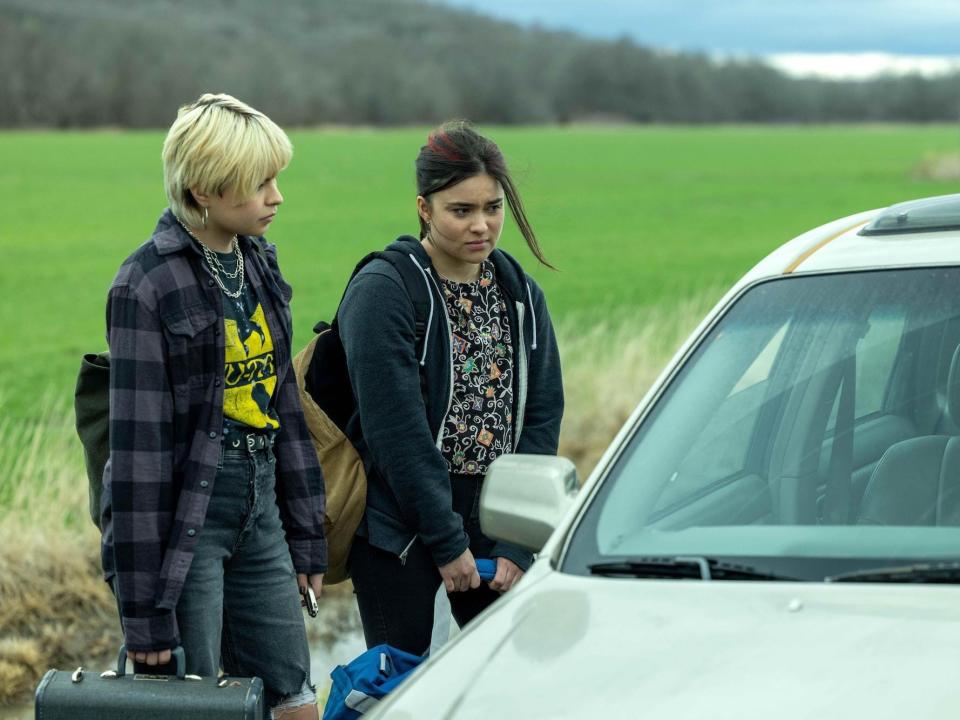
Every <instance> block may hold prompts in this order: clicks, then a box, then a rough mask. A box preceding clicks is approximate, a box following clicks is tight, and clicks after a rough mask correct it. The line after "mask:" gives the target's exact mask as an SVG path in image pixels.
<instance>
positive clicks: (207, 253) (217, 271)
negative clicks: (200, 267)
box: [177, 218, 243, 300]
mask: <svg viewBox="0 0 960 720" xmlns="http://www.w3.org/2000/svg"><path fill="white" fill-rule="evenodd" d="M177 222H178V223H180V227H182V228H183V229H184V230H185V231H186V233H187V235H189V236H190V237H192V238H193V239H194V240H196V241H197V242H198V243H200V249H201V250H203V257H204V259H205V260H206V261H207V266H208V267H209V268H210V272H211V274H212V275H213V279H214V280H216V281H217V285H219V286H220V289H221V290H222V291H223V294H224V295H226V296H227V297H230V298H233V299H234V300H236V299H237V298H239V297H240V296H241V295H242V294H243V253H242V252H240V243H239V242H237V236H236V235H234V236H233V254H234V255H235V256H236V258H237V269H236V270H234V271H233V272H232V273H228V272H227V269H226V268H225V267H224V266H223V263H221V262H220V258H218V257H217V255H216V253H215V252H214V251H213V250H211V249H210V248H208V247H207V246H206V245H204V244H203V241H202V240H200V238H198V237H197V236H196V235H194V234H193V233H192V232H190V228H188V227H187V226H186V225H184V223H183V221H182V220H181V219H180V218H177ZM221 275H223V276H224V277H226V278H228V279H230V280H233V279H235V278H237V277H239V278H240V284H239V286H238V287H237V290H236V292H233V291H231V290H229V289H228V288H227V286H226V284H225V283H224V282H223V279H222V278H221V277H220V276H221Z"/></svg>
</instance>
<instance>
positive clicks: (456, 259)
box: [338, 122, 563, 654]
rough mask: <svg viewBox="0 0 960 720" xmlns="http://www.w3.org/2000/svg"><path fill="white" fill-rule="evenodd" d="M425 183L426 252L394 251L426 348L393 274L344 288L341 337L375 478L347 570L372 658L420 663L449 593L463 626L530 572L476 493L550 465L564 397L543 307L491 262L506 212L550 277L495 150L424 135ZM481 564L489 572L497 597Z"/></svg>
mask: <svg viewBox="0 0 960 720" xmlns="http://www.w3.org/2000/svg"><path fill="white" fill-rule="evenodd" d="M416 169H417V190H418V195H417V212H418V214H419V217H420V238H419V239H417V238H413V237H410V236H406V237H401V238H400V239H399V240H397V241H396V242H395V243H393V244H392V245H391V246H390V249H392V250H399V251H401V252H402V256H401V257H402V258H403V260H401V261H406V260H409V262H411V263H413V264H414V265H415V266H416V268H417V272H418V273H420V274H421V275H422V277H423V282H424V283H425V285H426V287H427V288H428V289H429V293H430V297H431V308H432V309H431V312H430V314H429V316H428V320H427V324H426V329H425V331H424V330H421V332H420V333H419V335H418V333H417V329H416V327H415V320H416V314H415V311H414V307H413V304H412V301H411V298H410V296H409V295H408V293H407V292H406V290H405V285H404V282H403V278H402V277H401V276H400V273H399V272H398V270H397V268H396V267H395V266H394V265H393V264H392V263H391V262H388V261H387V260H385V259H376V260H374V261H372V262H370V263H369V264H368V265H366V266H365V267H364V268H363V270H361V271H360V272H359V273H358V274H357V275H356V277H355V278H354V279H353V281H352V282H351V283H350V285H349V287H348V288H347V292H346V294H345V296H344V300H343V303H342V304H341V307H340V310H339V311H338V322H339V328H340V336H341V338H342V340H343V345H344V348H345V350H346V355H347V365H348V368H349V371H350V379H351V383H352V385H353V390H354V393H355V395H356V398H357V405H358V412H357V414H356V415H355V416H354V417H353V419H352V420H351V423H350V426H349V427H348V432H349V434H350V435H351V439H352V440H353V441H354V442H355V443H356V444H357V446H358V447H359V448H360V450H361V454H362V455H363V457H364V461H365V465H366V467H367V470H368V489H367V509H366V513H365V515H364V518H363V521H362V522H361V524H360V528H359V531H358V536H357V538H356V540H355V542H354V544H353V548H352V550H351V554H350V569H351V574H352V577H353V583H354V587H355V589H356V591H357V597H358V603H359V606H360V615H361V618H362V620H363V629H364V634H365V636H366V641H367V645H368V646H373V645H376V644H379V643H389V644H390V645H393V646H395V647H398V648H401V649H403V650H407V651H408V652H413V653H418V654H419V653H423V652H424V651H426V650H427V648H428V646H429V644H430V635H431V628H432V625H433V600H434V596H435V594H436V592H437V589H438V588H439V586H440V583H441V582H442V583H443V584H444V585H445V587H446V590H447V592H448V593H449V595H450V603H451V607H452V610H453V614H454V616H455V618H456V619H457V622H458V623H459V624H460V625H461V626H462V625H463V624H464V623H466V622H468V621H469V620H471V619H472V618H473V617H474V616H476V615H477V614H478V613H479V612H480V611H482V610H483V609H484V608H486V607H487V606H488V605H490V603H492V602H493V601H494V600H496V598H497V597H499V595H500V593H503V592H506V591H507V590H509V589H510V588H511V587H513V585H514V584H515V583H516V582H517V581H518V580H519V579H520V578H521V576H522V575H523V573H524V571H526V569H527V568H528V567H529V565H530V563H531V562H532V559H533V558H532V555H530V553H528V552H526V551H524V550H521V549H520V548H517V547H515V546H511V545H508V544H506V543H503V542H497V541H494V540H491V539H489V538H487V537H484V536H483V534H482V533H481V531H480V524H479V520H478V512H479V498H480V490H481V488H482V486H483V478H484V474H485V473H486V471H487V469H488V468H489V466H490V464H491V463H492V462H493V460H494V459H495V458H497V457H499V456H500V455H503V454H506V453H515V452H519V453H538V454H548V455H552V454H555V453H556V450H557V441H558V437H559V433H560V418H561V415H562V413H563V387H562V383H561V378H560V362H559V357H558V353H557V345H556V340H555V338H554V332H553V326H552V324H551V322H550V316H549V314H548V313H547V307H546V304H545V301H544V297H543V292H542V291H541V290H540V288H539V287H538V286H537V284H536V283H535V282H534V281H533V279H532V278H530V277H529V276H528V275H527V274H526V273H525V272H524V271H523V269H522V268H521V267H520V266H519V264H518V263H517V261H516V260H514V259H513V258H512V257H510V256H509V255H507V254H506V253H505V252H503V251H502V250H497V249H496V246H497V241H498V240H499V238H500V232H501V230H502V228H503V221H504V202H506V204H507V205H509V207H510V210H511V212H512V214H513V217H514V219H515V220H516V222H517V224H518V225H519V227H520V230H521V232H522V234H523V236H524V238H525V239H526V241H527V245H528V246H529V248H530V250H531V252H532V253H533V255H534V257H536V258H537V260H539V261H540V262H541V263H543V264H544V265H548V266H549V264H548V263H547V261H546V260H545V258H544V256H543V253H542V252H541V250H540V246H539V244H538V243H537V240H536V236H535V235H534V233H533V230H532V229H531V227H530V223H529V222H528V221H527V218H526V214H525V213H524V210H523V205H522V203H521V201H520V197H519V195H518V194H517V191H516V189H515V187H514V185H513V182H512V181H511V179H510V175H509V173H508V171H507V167H506V163H505V162H504V158H503V154H502V153H501V152H500V149H499V148H498V147H497V146H496V145H495V144H494V143H493V142H492V141H490V140H488V139H487V138H485V137H483V136H481V135H479V134H478V133H477V132H476V131H474V130H473V128H471V127H470V126H469V125H468V124H467V123H462V122H461V123H448V124H446V125H444V126H442V127H441V128H439V129H438V130H436V131H434V132H433V133H431V135H430V137H429V139H428V141H427V144H426V145H425V146H423V147H422V148H421V149H420V154H419V156H418V157H417V161H416ZM418 337H422V340H420V341H419V342H417V339H418ZM361 428H362V433H361V430H360V429H361ZM478 557H492V558H496V566H497V569H496V576H495V577H494V579H493V580H492V581H491V582H489V583H482V582H481V580H480V577H479V575H478V574H477V570H476V565H475V562H474V560H475V558H478Z"/></svg>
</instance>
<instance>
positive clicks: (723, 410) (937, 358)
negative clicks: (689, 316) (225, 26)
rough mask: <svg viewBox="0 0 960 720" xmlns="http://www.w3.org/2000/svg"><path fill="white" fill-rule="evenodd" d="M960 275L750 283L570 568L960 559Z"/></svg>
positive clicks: (612, 488)
mask: <svg viewBox="0 0 960 720" xmlns="http://www.w3.org/2000/svg"><path fill="white" fill-rule="evenodd" d="M958 287H960V269H958V268H921V269H908V270H886V271H875V272H858V273H840V274H829V275H815V276H814V275H811V276H787V277H784V278H780V279H777V280H773V281H768V282H764V283H762V284H759V285H756V286H754V287H752V288H751V289H749V290H748V291H747V292H745V293H744V294H742V295H741V296H740V298H739V299H738V300H737V301H736V302H735V303H734V304H733V306H732V307H731V308H729V310H728V311H727V312H726V313H725V314H724V315H723V316H722V317H721V319H720V320H719V321H718V322H717V323H716V324H715V325H714V326H713V327H712V329H711V330H710V331H709V332H708V333H707V334H706V336H705V337H704V339H703V340H702V341H701V342H700V343H699V345H698V346H697V347H696V349H695V350H694V351H693V352H692V353H691V354H690V355H689V357H688V358H687V360H686V361H685V362H684V363H683V365H682V367H681V369H680V370H679V371H678V372H677V373H676V374H675V376H674V377H673V378H672V380H671V381H670V382H669V384H668V385H667V387H666V389H665V391H664V392H662V393H661V395H660V397H659V398H658V399H657V400H656V401H655V403H654V405H653V407H652V409H651V410H650V411H649V412H648V413H647V415H646V417H645V418H644V419H643V420H642V421H641V422H640V423H639V425H638V427H637V428H636V430H635V431H634V434H633V435H632V437H630V438H629V439H628V440H627V441H626V444H625V446H624V449H623V451H622V452H621V453H620V454H619V456H617V457H615V459H614V460H613V462H612V465H611V467H610V469H609V471H608V472H607V473H606V476H605V478H604V480H603V482H602V485H601V486H600V488H599V490H598V491H597V492H596V493H595V496H594V497H593V498H592V500H591V502H590V504H589V506H588V508H587V510H586V512H585V515H584V517H583V519H582V521H581V522H580V523H579V524H578V525H577V528H576V530H575V532H574V535H573V536H572V538H571V541H570V545H569V550H568V552H567V554H566V556H565V558H564V570H566V571H569V572H578V573H586V572H590V569H591V568H593V569H594V571H596V569H597V568H598V567H601V566H603V565H604V564H605V563H606V564H607V566H608V567H613V568H614V569H615V570H616V568H617V567H618V566H617V565H616V564H615V563H616V562H618V561H620V562H621V563H622V561H625V560H631V561H633V563H634V566H636V565H639V563H640V561H641V560H643V559H650V558H658V559H661V560H662V559H663V558H674V557H678V556H684V557H686V556H694V557H696V558H710V559H711V562H712V561H713V560H714V559H718V558H719V559H720V560H723V559H726V560H735V561H738V562H741V563H743V564H744V565H745V566H746V565H749V566H750V567H751V568H756V567H759V568H761V569H762V570H763V571H764V572H769V573H773V572H777V573H781V574H784V575H788V576H793V577H798V578H803V579H823V578H824V577H825V576H827V575H836V574H843V573H852V572H857V571H858V570H863V569H868V568H876V567H886V566H889V565H891V564H894V563H907V562H910V563H916V562H931V561H933V562H948V561H956V560H958V559H960V352H958V346H960V292H958V291H957V288H958ZM648 564H649V563H648ZM621 566H622V565H621ZM631 567H632V566H631Z"/></svg>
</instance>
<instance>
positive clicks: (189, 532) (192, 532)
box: [187, 528, 197, 537]
mask: <svg viewBox="0 0 960 720" xmlns="http://www.w3.org/2000/svg"><path fill="white" fill-rule="evenodd" d="M196 534H197V531H196V530H194V529H193V528H190V529H189V530H187V535H189V536H190V537H193V536H194V535H196Z"/></svg>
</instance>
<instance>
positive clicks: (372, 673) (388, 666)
mask: <svg viewBox="0 0 960 720" xmlns="http://www.w3.org/2000/svg"><path fill="white" fill-rule="evenodd" d="M425 659H426V656H425V655H424V656H420V655H413V654H411V653H408V652H404V651H403V650H397V649H396V648H394V647H390V646H389V645H376V646H375V647H372V648H370V649H369V650H367V651H366V652H364V653H361V654H360V655H358V656H357V657H355V658H354V659H353V660H351V661H350V662H349V663H348V664H346V665H337V667H335V668H334V669H333V672H332V673H330V677H331V678H333V685H332V686H331V687H330V695H328V696H327V704H326V706H324V709H323V720H354V718H358V717H360V716H361V715H362V714H363V713H365V712H367V711H368V710H372V709H373V708H374V707H375V706H376V704H377V702H379V700H380V698H382V697H384V696H386V694H387V693H389V692H390V691H391V690H393V689H394V688H395V687H397V685H399V684H400V683H401V682H403V681H404V680H405V679H406V678H407V676H408V675H409V674H410V673H412V672H413V671H414V669H415V668H416V667H417V665H419V664H420V663H421V662H423V661H424V660H425Z"/></svg>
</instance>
